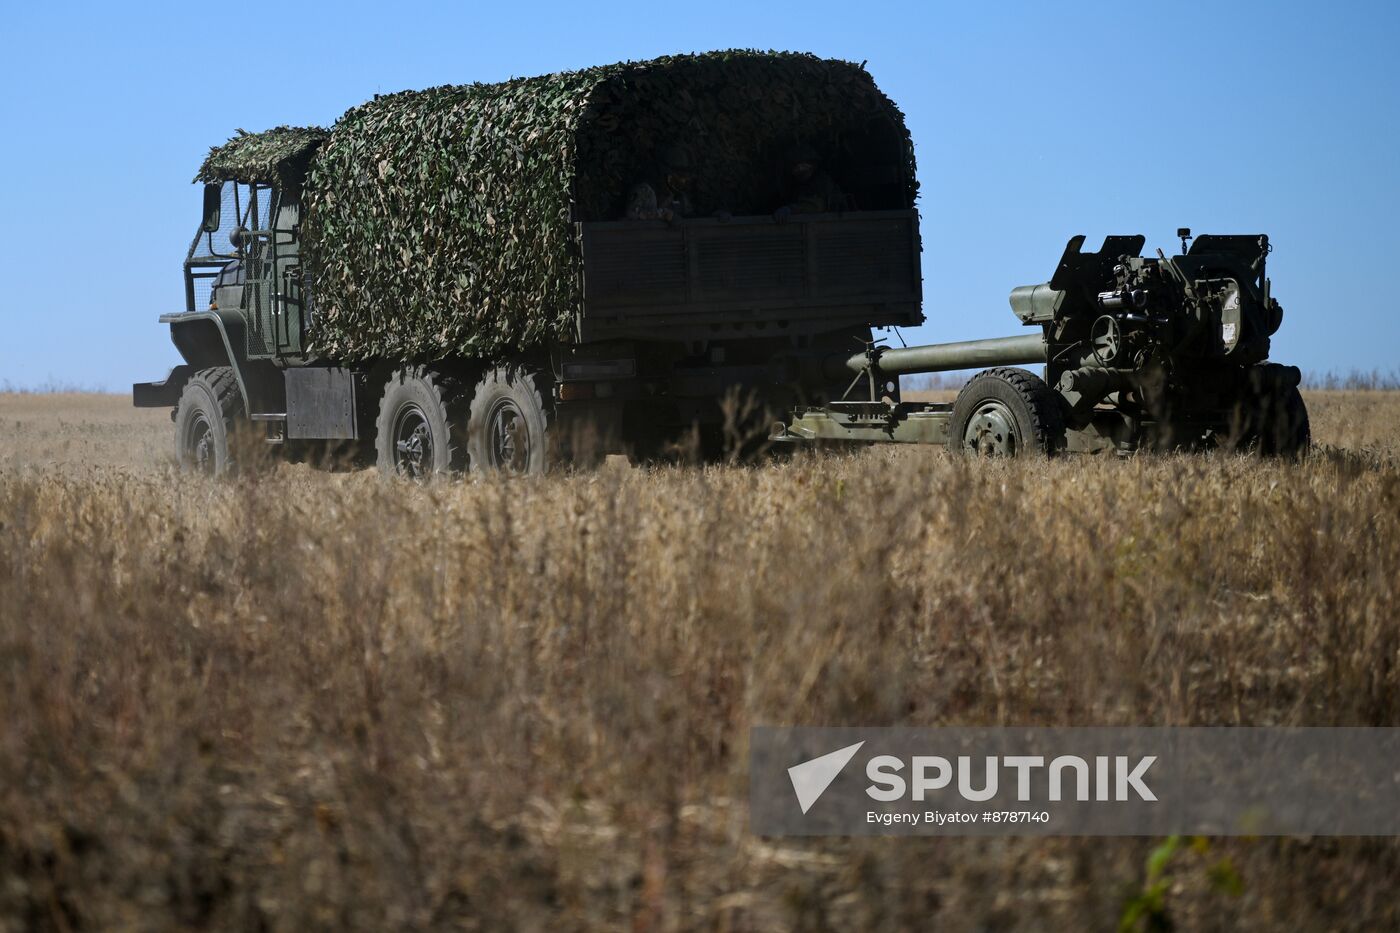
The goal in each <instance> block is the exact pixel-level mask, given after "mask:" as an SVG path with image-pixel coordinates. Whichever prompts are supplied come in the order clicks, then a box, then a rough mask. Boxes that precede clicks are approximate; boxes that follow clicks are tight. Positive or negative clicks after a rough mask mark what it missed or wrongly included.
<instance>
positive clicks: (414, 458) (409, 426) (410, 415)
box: [394, 405, 434, 479]
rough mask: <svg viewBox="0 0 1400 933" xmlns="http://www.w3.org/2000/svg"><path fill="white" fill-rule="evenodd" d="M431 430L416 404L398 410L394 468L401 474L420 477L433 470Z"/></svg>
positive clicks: (413, 477)
mask: <svg viewBox="0 0 1400 933" xmlns="http://www.w3.org/2000/svg"><path fill="white" fill-rule="evenodd" d="M433 461H434V456H433V430H432V426H431V425H429V424H428V416H427V415H425V414H424V413H423V410H422V409H421V408H419V407H418V406H417V405H407V406H405V407H404V408H403V410H402V411H400V412H399V416H398V418H397V419H395V426H394V468H395V470H396V471H397V472H398V473H399V475H401V476H407V477H410V478H411V479H422V478H424V477H425V476H427V475H428V474H429V473H431V472H432V470H433Z"/></svg>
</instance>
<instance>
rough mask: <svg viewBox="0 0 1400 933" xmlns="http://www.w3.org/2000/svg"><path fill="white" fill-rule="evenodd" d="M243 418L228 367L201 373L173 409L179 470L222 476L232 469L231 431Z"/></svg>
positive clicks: (191, 378)
mask: <svg viewBox="0 0 1400 933" xmlns="http://www.w3.org/2000/svg"><path fill="white" fill-rule="evenodd" d="M242 414H243V397H242V396H241V395H240V394H239V392H238V380H237V378H236V377H235V376H234V374H233V369H232V368H231V367H228V366H214V367H211V368H210V369H201V370H200V371H199V372H197V373H195V374H194V375H193V376H192V377H190V381H189V382H187V383H185V388H184V391H183V392H181V393H180V401H179V403H178V404H177V405H176V406H175V460H176V462H178V463H179V464H180V468H181V469H182V470H188V471H190V472H192V473H205V474H207V475H209V476H223V475H226V474H228V473H231V472H233V471H234V469H235V468H236V463H235V459H236V458H235V457H234V455H233V445H232V440H233V431H234V426H235V424H236V423H237V422H238V419H239V418H240V417H241V416H242Z"/></svg>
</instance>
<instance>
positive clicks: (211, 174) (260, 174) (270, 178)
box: [194, 126, 330, 185]
mask: <svg viewBox="0 0 1400 933" xmlns="http://www.w3.org/2000/svg"><path fill="white" fill-rule="evenodd" d="M329 135H330V134H329V133H328V132H327V131H326V130H324V129H321V128H320V127H318V126H279V127H276V128H275V129H270V130H266V131H264V132H261V133H245V132H243V131H242V130H239V132H238V135H236V136H234V137H233V138H232V139H230V140H229V141H228V142H226V143H224V144H223V145H222V146H214V147H212V148H211V149H210V150H209V155H208V156H207V157H206V158H205V159H204V164H203V165H201V166H200V167H199V174H198V175H196V176H195V177H194V180H195V181H196V182H204V183H206V184H217V183H218V182H222V181H241V182H244V183H245V184H253V183H257V184H266V185H275V184H282V183H284V182H286V181H299V180H300V179H301V177H302V176H304V175H305V174H306V166H307V163H308V162H309V161H310V159H311V155H312V153H314V152H315V150H316V147H317V146H318V145H320V144H321V143H322V142H324V141H325V139H326V137H327V136H329Z"/></svg>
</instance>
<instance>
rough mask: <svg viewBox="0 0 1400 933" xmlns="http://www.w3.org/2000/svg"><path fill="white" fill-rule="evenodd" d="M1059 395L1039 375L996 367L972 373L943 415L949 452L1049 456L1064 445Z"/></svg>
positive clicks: (1063, 428) (1022, 370)
mask: <svg viewBox="0 0 1400 933" xmlns="http://www.w3.org/2000/svg"><path fill="white" fill-rule="evenodd" d="M1064 441H1065V422H1064V414H1063V412H1062V411H1061V410H1060V398H1059V396H1058V395H1056V394H1055V393H1054V391H1052V390H1051V388H1050V387H1049V386H1047V385H1046V384H1045V383H1044V382H1043V381H1042V380H1041V378H1040V377H1039V376H1037V375H1035V374H1034V373H1030V372H1027V371H1026V370H1024V369H1014V368H1010V367H999V368H997V369H988V370H985V371H984V372H980V373H978V374H977V375H975V376H973V377H972V379H970V380H969V381H968V383H967V385H965V386H963V389H962V391H961V392H959V393H958V398H957V401H955V402H954V403H953V414H952V416H951V417H950V418H949V420H948V449H949V450H950V451H952V452H953V453H964V454H977V455H981V456H1006V457H1015V456H1022V455H1025V454H1042V455H1045V456H1051V455H1053V454H1055V453H1057V452H1058V451H1060V450H1062V449H1063V448H1064Z"/></svg>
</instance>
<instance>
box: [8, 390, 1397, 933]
mask: <svg viewBox="0 0 1400 933" xmlns="http://www.w3.org/2000/svg"><path fill="white" fill-rule="evenodd" d="M1308 400H1309V404H1310V406H1311V409H1312V412H1313V426H1314V439H1315V441H1316V443H1317V444H1318V447H1317V449H1316V450H1315V451H1314V453H1313V455H1312V456H1310V457H1309V458H1308V459H1307V460H1306V461H1305V462H1303V463H1301V464H1295V463H1282V462H1261V461H1258V460H1254V459H1250V458H1246V457H1236V456H1224V455H1219V456H1139V457H1135V458H1130V459H1126V460H1119V459H1113V458H1089V457H1079V458H1062V459H1058V460H1053V461H1039V462H1036V461H1025V462H1010V463H969V462H966V461H962V460H959V459H954V458H951V457H949V456H947V455H946V454H944V453H943V452H942V451H941V450H934V449H903V450H896V449H889V448H880V449H871V450H866V451H862V452H860V453H857V454H826V455H819V456H803V457H798V458H796V459H793V460H791V461H789V462H783V463H773V464H766V465H763V466H758V467H705V468H698V467H664V468H654V469H645V470H642V469H626V468H603V469H601V470H598V471H596V472H589V473H579V474H573V475H560V476H551V477H546V478H544V479H541V480H537V481H500V480H490V479H488V480H475V479H473V480H461V481H454V482H443V483H436V484H433V485H431V486H427V487H414V486H409V485H406V484H403V483H398V482H388V481H384V480H381V479H379V478H378V476H377V475H375V474H374V473H373V472H372V471H358V472H340V473H322V472H317V471H314V470H312V469H310V468H308V467H306V466H302V465H288V464H281V465H277V466H274V467H268V468H265V469H260V470H255V471H251V472H250V473H248V474H245V475H244V476H241V477H239V478H237V479H234V480H231V481H226V482H211V481H204V480H199V479H195V478H189V477H184V476H180V475H178V474H176V473H174V472H173V471H172V470H171V468H170V465H169V460H170V447H171V429H170V424H169V420H168V418H167V416H166V413H165V412H137V411H134V410H132V409H131V408H129V407H128V403H127V401H126V400H125V399H122V398H110V397H102V396H41V395H36V396H19V395H8V396H0V721H3V723H4V725H3V729H0V929H3V930H22V929H33V928H50V929H60V930H72V929H140V930H152V929H177V928H188V927H216V928H222V929H239V930H243V929H268V930H305V929H337V930H341V929H366V930H383V929H389V928H398V927H408V928H442V929H478V930H500V929H527V930H546V929H548V930H556V929H563V930H573V929H578V930H586V929H598V928H607V929H619V928H621V929H633V930H673V929H716V930H773V929H803V930H836V929H863V930H864V929H869V930H882V929H920V928H928V927H935V926H936V927H937V928H939V929H952V930H1010V929H1024V930H1042V929H1059V930H1083V929H1110V930H1111V929H1115V928H1116V927H1117V925H1118V923H1119V919H1120V917H1121V916H1122V913H1123V909H1124V905H1125V904H1126V903H1127V902H1128V901H1129V900H1130V899H1131V898H1133V896H1134V895H1135V894H1136V893H1138V892H1140V891H1141V890H1142V888H1143V885H1144V877H1145V867H1144V865H1145V862H1146V860H1147V858H1148V855H1149V853H1151V852H1152V850H1153V849H1154V847H1156V846H1157V845H1158V844H1159V843H1160V842H1161V840H1152V839H1110V840H1101V839H1054V838H1052V839H856V840H850V839H809V840H804V839H762V838H756V837H754V836H752V835H750V834H749V833H748V832H747V830H746V813H745V797H746V793H747V781H748V775H747V769H746V755H747V748H746V736H747V733H748V729H749V727H750V726H751V725H754V724H821V725H894V724H898V725H940V724H967V725H987V724H1026V725H1132V724H1149V725H1185V724H1202V725H1203V724H1253V725H1265V724H1269V725H1274V724H1278V725H1329V724H1348V725H1391V726H1395V725H1400V620H1397V613H1398V611H1400V393H1394V392H1320V393H1311V394H1310V395H1309V399H1308ZM1165 878H1166V879H1167V881H1168V885H1167V888H1166V893H1165V897H1164V899H1163V901H1162V903H1161V905H1160V908H1161V909H1160V911H1159V914H1158V915H1157V916H1156V917H1155V918H1154V922H1156V923H1163V922H1171V923H1175V924H1176V925H1177V926H1178V927H1179V928H1184V929H1208V930H1234V929H1252V930H1268V929H1280V928H1286V929H1297V930H1334V929H1355V930H1374V929H1394V928H1396V927H1397V926H1400V898H1397V896H1396V881H1397V879H1400V842H1397V841H1396V840H1393V839H1364V838H1352V839H1325V838H1303V839H1221V840H1201V841H1199V843H1198V844H1197V845H1195V846H1191V847H1185V848H1183V849H1181V850H1180V851H1179V852H1178V853H1177V854H1176V855H1174V856H1173V857H1172V858H1171V859H1170V860H1169V861H1168V862H1167V865H1166V874H1165ZM1222 879H1227V881H1222ZM1144 928H1158V927H1154V926H1152V925H1151V924H1146V925H1145V926H1144Z"/></svg>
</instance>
